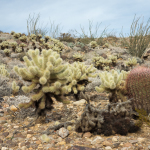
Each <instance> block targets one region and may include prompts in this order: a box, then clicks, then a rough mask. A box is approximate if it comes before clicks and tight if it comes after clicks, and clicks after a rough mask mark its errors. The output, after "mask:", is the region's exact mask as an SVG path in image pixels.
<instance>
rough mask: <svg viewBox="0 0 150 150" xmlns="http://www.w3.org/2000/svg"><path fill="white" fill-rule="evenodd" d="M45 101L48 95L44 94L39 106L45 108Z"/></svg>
mask: <svg viewBox="0 0 150 150" xmlns="http://www.w3.org/2000/svg"><path fill="white" fill-rule="evenodd" d="M45 101H46V96H45V95H44V96H43V97H42V99H41V101H40V103H39V108H40V109H44V108H45Z"/></svg>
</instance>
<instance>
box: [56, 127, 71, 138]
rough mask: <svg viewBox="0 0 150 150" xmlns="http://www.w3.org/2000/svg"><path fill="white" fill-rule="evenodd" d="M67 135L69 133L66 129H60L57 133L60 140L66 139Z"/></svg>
mask: <svg viewBox="0 0 150 150" xmlns="http://www.w3.org/2000/svg"><path fill="white" fill-rule="evenodd" d="M68 134H69V131H68V130H67V129H66V128H60V129H59V131H58V135H59V136H61V137H62V138H65V137H67V136H68Z"/></svg>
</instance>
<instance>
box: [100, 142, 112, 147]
mask: <svg viewBox="0 0 150 150" xmlns="http://www.w3.org/2000/svg"><path fill="white" fill-rule="evenodd" d="M102 144H103V145H104V146H111V145H112V143H110V142H108V141H104V142H103V143H102Z"/></svg>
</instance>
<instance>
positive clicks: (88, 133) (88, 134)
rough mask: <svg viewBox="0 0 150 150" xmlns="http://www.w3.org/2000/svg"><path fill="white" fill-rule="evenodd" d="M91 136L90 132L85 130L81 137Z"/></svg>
mask: <svg viewBox="0 0 150 150" xmlns="http://www.w3.org/2000/svg"><path fill="white" fill-rule="evenodd" d="M91 136H92V134H91V133H90V132H86V133H84V134H83V137H87V138H90V137H91Z"/></svg>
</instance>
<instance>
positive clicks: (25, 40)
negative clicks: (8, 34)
mask: <svg viewBox="0 0 150 150" xmlns="http://www.w3.org/2000/svg"><path fill="white" fill-rule="evenodd" d="M19 40H20V41H22V42H27V37H26V36H25V35H24V36H22V37H20V38H19Z"/></svg>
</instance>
